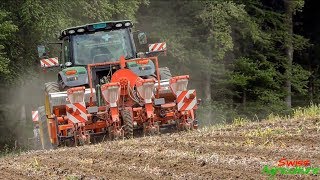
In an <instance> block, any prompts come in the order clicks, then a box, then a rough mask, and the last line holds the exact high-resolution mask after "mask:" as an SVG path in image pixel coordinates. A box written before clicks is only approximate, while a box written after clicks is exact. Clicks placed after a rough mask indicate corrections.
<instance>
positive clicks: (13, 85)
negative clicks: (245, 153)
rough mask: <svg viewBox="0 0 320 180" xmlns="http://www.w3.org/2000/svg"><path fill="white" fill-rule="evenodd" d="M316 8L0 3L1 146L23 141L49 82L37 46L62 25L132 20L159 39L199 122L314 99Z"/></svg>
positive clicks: (287, 3)
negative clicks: (192, 96)
mask: <svg viewBox="0 0 320 180" xmlns="http://www.w3.org/2000/svg"><path fill="white" fill-rule="evenodd" d="M316 7H317V6H316V1H311V0H271V1H270V0H227V1H225V0H201V1H200V0H197V1H192V0H191V1H186V0H176V1H164V0H162V1H159V0H130V1H124V0H79V1H66V0H55V1H48V0H23V1H21V0H10V1H3V0H2V1H0V81H1V83H2V86H1V89H0V93H1V94H0V95H1V99H0V104H1V106H0V115H1V116H0V137H1V138H0V149H2V148H3V145H4V144H9V145H10V146H12V145H14V144H15V142H16V140H17V139H21V138H26V137H27V136H32V131H31V129H32V128H31V127H32V122H31V120H30V119H31V115H30V111H31V109H32V108H35V107H37V106H39V105H41V104H42V102H43V101H42V95H41V93H42V92H41V91H42V90H43V87H42V84H43V83H44V82H45V81H46V80H48V78H45V77H44V76H46V75H45V74H43V73H41V69H40V68H39V59H38V57H37V53H36V47H37V45H38V44H41V43H43V42H48V41H55V40H56V34H57V32H59V31H60V30H61V29H64V28H67V27H69V26H76V25H81V24H86V23H93V22H99V21H107V20H120V19H131V20H133V21H134V23H135V30H140V31H144V32H146V33H147V35H148V41H149V43H153V42H160V41H165V42H167V46H168V53H167V56H164V57H163V56H162V57H160V58H161V65H162V66H167V67H169V68H170V69H171V71H172V73H173V74H174V75H179V74H189V75H190V77H191V79H190V87H192V88H196V89H197V92H198V96H200V98H202V100H203V103H202V105H201V109H200V122H202V123H203V124H215V123H221V122H230V121H231V120H232V119H233V118H234V117H238V116H241V117H247V118H253V119H263V118H264V117H266V116H267V115H268V114H270V113H274V114H289V113H290V112H291V108H294V107H297V106H305V105H308V104H310V103H319V101H320V96H319V95H318V91H319V87H320V81H319V80H318V77H319V75H320V73H319V64H320V61H319V58H320V37H318V34H319V33H320V23H318V22H317V19H318V18H319V17H320V12H318V11H317V9H316ZM21 107H24V108H21ZM21 109H22V110H21ZM201 112H206V113H201ZM21 118H24V119H25V120H24V121H22V120H21Z"/></svg>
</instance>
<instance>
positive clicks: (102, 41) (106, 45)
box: [59, 21, 137, 66]
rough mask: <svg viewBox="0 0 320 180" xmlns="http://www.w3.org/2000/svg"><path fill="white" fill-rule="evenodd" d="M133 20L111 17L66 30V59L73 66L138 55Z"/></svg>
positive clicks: (64, 41) (63, 39)
mask: <svg viewBox="0 0 320 180" xmlns="http://www.w3.org/2000/svg"><path fill="white" fill-rule="evenodd" d="M131 28H132V23H131V22H130V21H112V22H101V23H95V24H89V25H84V26H78V27H72V28H68V29H66V30H63V31H62V33H61V36H60V38H59V39H60V40H62V41H63V48H64V49H63V51H64V60H65V63H67V65H70V66H86V65H88V64H93V63H102V62H106V61H108V62H114V61H117V60H119V58H120V56H125V58H126V59H132V58H136V57H137V53H136V48H135V44H134V41H133V36H132V33H131Z"/></svg>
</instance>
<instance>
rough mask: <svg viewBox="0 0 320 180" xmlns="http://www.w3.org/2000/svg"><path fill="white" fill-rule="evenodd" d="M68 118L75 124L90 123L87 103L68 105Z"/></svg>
mask: <svg viewBox="0 0 320 180" xmlns="http://www.w3.org/2000/svg"><path fill="white" fill-rule="evenodd" d="M66 110H67V118H68V119H69V120H70V121H72V122H73V123H85V122H86V121H88V116H87V109H86V104H85V102H80V103H73V104H66Z"/></svg>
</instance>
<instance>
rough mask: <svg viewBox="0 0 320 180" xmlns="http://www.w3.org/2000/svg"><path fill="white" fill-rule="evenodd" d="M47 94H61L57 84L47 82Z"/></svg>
mask: <svg viewBox="0 0 320 180" xmlns="http://www.w3.org/2000/svg"><path fill="white" fill-rule="evenodd" d="M44 86H45V91H46V93H55V92H60V90H59V84H58V83H57V82H47V83H45V84H44Z"/></svg>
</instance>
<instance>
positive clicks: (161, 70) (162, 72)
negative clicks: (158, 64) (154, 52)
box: [159, 67, 172, 80]
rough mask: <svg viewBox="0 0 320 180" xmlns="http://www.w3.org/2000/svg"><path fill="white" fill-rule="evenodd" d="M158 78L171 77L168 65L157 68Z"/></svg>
mask: <svg viewBox="0 0 320 180" xmlns="http://www.w3.org/2000/svg"><path fill="white" fill-rule="evenodd" d="M159 74H160V80H164V79H171V78H172V74H171V71H170V69H169V68H168V67H162V68H159Z"/></svg>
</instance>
